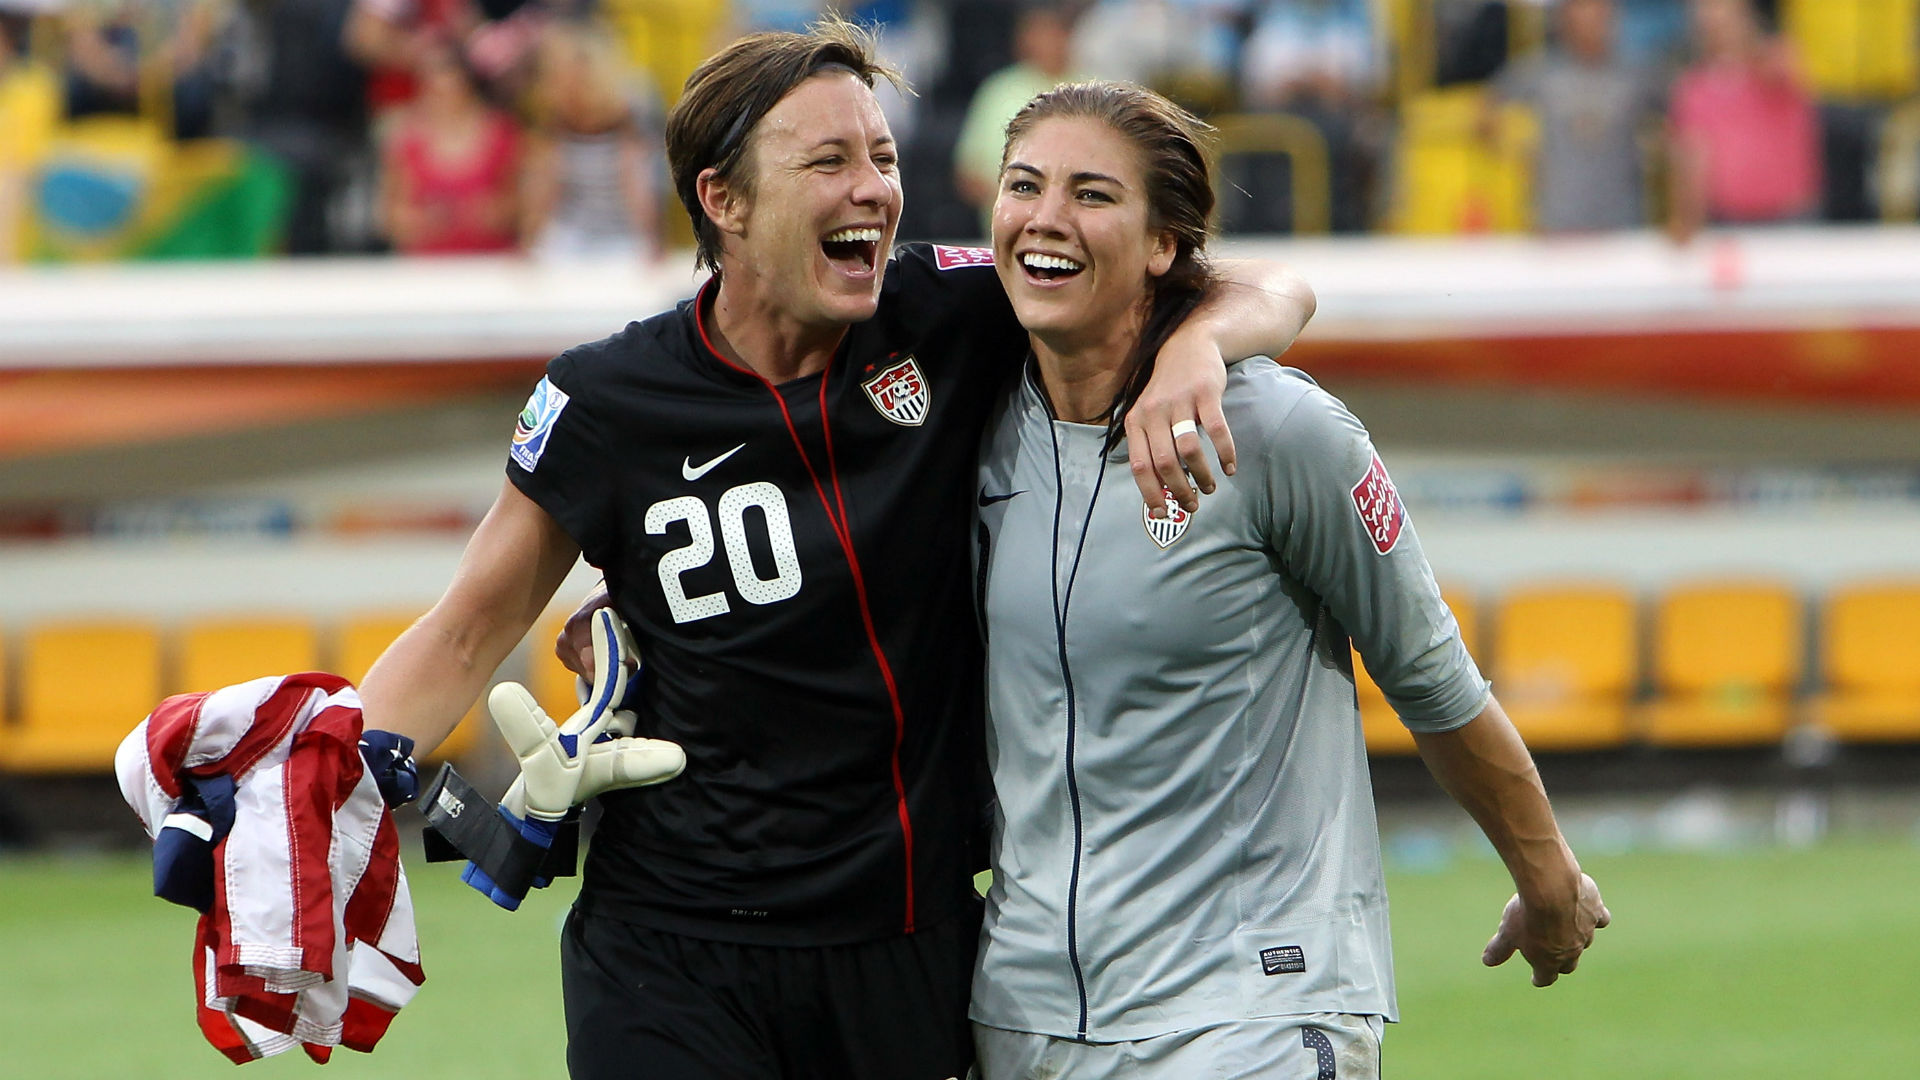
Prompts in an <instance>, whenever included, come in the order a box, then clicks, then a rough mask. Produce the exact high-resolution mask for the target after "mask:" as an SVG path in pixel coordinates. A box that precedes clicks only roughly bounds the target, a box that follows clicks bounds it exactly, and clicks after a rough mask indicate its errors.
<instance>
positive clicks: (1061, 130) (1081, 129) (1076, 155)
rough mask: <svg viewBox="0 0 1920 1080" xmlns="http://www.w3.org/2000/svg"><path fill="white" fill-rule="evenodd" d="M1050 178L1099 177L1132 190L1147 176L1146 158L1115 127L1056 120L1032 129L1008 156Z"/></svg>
mask: <svg viewBox="0 0 1920 1080" xmlns="http://www.w3.org/2000/svg"><path fill="white" fill-rule="evenodd" d="M1007 161H1008V163H1009V164H1012V163H1014V162H1019V163H1020V164H1023V165H1026V166H1028V167H1030V168H1033V169H1036V170H1038V171H1040V172H1042V173H1046V174H1059V175H1061V176H1066V175H1070V174H1073V173H1083V172H1086V173H1099V174H1101V175H1103V176H1110V177H1113V178H1114V179H1116V180H1119V181H1120V182H1122V183H1124V184H1126V185H1127V186H1129V187H1133V186H1137V185H1138V184H1139V183H1140V182H1141V179H1140V178H1141V176H1142V175H1143V173H1144V172H1145V162H1144V160H1143V157H1142V154H1141V152H1140V150H1139V149H1138V148H1136V147H1135V146H1134V145H1133V144H1132V143H1131V142H1129V141H1127V137H1126V136H1124V135H1122V134H1120V133H1119V132H1118V131H1115V130H1114V129H1113V126H1112V125H1111V124H1108V123H1107V122H1106V121H1104V120H1098V119H1095V118H1093V117H1087V116H1055V117H1048V118H1047V119H1045V120H1042V121H1040V122H1039V123H1037V124H1035V125H1033V126H1032V127H1031V128H1028V129H1027V131H1026V133H1025V134H1023V135H1021V136H1020V139H1019V141H1018V142H1015V143H1014V144H1013V146H1012V147H1011V148H1010V150H1009V153H1008V154H1007Z"/></svg>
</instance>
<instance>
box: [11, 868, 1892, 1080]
mask: <svg viewBox="0 0 1920 1080" xmlns="http://www.w3.org/2000/svg"><path fill="white" fill-rule="evenodd" d="M1588 868H1589V869H1590V870H1591V871H1592V872H1593V873H1594V875H1595V877H1596V878H1598V879H1599V881H1600V882H1601V885H1602V887H1603V888H1604V890H1605V892H1606V896H1607V900H1608V902H1609V904H1610V905H1611V907H1612V908H1613V911H1614V916H1615V925H1614V926H1613V927H1612V928H1611V929H1608V930H1606V931H1603V932H1602V934H1601V937H1600V941H1599V943H1598V945H1597V947H1596V949H1595V951H1594V952H1593V953H1591V954H1590V955H1589V956H1588V958H1587V960H1586V962H1585V963H1584V964H1583V965H1582V966H1581V969H1580V971H1579V973H1578V974H1576V975H1574V976H1572V977H1570V978H1568V979H1566V980H1563V981H1562V982H1561V984H1560V985H1558V986H1556V987H1553V988H1552V989H1548V990H1536V989H1533V988H1532V987H1530V986H1529V985H1528V984H1527V978H1526V974H1525V971H1524V968H1522V967H1521V966H1520V963H1519V961H1518V960H1517V959H1516V960H1515V961H1512V962H1511V963H1509V965H1508V966H1507V967H1504V968H1499V969H1493V970H1489V969H1487V968H1483V967H1482V966H1481V965H1480V963H1479V950H1480V946H1481V945H1482V944H1483V943H1484V941H1485V939H1486V936H1487V934H1488V933H1489V932H1490V931H1491V930H1492V927H1493V922H1494V919H1495V917H1496V915H1497V914H1498V912H1499V908H1500V905H1501V904H1502V903H1503V902H1504V901H1505V898H1506V896H1507V891H1508V890H1507V887H1506V884H1505V878H1504V874H1503V872H1502V871H1501V870H1500V868H1499V866H1498V864H1496V863H1493V862H1491V861H1488V860H1480V859H1471V858H1469V859H1465V860H1459V861H1456V862H1454V863H1452V864H1451V865H1449V866H1448V867H1447V868H1445V869H1442V870H1439V871H1436V872H1432V873H1420V874H1410V873H1396V874H1393V875H1391V877H1390V882H1389V884H1390V889H1391V891H1392V896H1393V917H1394V943H1395V948H1396V958H1397V963H1398V970H1399V977H1400V1004H1401V1011H1402V1014H1403V1016H1404V1017H1405V1022H1404V1023H1402V1024H1400V1025H1398V1026H1396V1027H1392V1028H1389V1029H1388V1033H1387V1044H1386V1075H1387V1076H1389V1077H1393V1078H1397V1080H1446V1078H1455V1077H1457V1078H1460V1080H1469V1078H1471V1080H1498V1078H1508V1077H1511V1078H1515V1080H1518V1078H1527V1080H1541V1078H1549V1077H1550V1078H1555V1080H1581V1078H1603V1077H1604V1078H1609V1080H1613V1078H1632V1080H1681V1078H1688V1080H1692V1078H1703V1080H1704V1078H1713V1080H1719V1078H1726V1077H1739V1078H1743V1080H1758V1078H1773V1077H1777V1078H1780V1080H1789V1078H1791V1080H1829V1078H1832V1080H1840V1078H1845V1080H1866V1078H1875V1080H1878V1078H1886V1080H1907V1078H1912V1077H1916V1076H1920V1023H1916V1022H1915V1014H1916V1012H1920V846H1916V845H1915V844H1914V843H1912V842H1909V841H1906V840H1904V839H1899V838H1893V839H1877V840H1861V841H1851V842H1846V841H1842V842H1835V843H1830V844H1828V845H1826V846H1824V847H1820V848H1816V849H1811V850H1801V851H1783V850H1767V851H1753V852H1745V853H1741V854H1730V855H1699V854H1639V855H1630V856H1615V857H1608V858H1595V859H1590V860H1589V861H1588ZM411 880H412V884H413V889H414V896H415V901H416V905H417V907H418V908H419V911H420V936H421V942H422V948H423V950H424V952H425V960H426V966H427V971H428V982H427V985H426V987H425V988H424V989H423V990H422V991H421V993H420V996H419V997H418V998H416V999H415V1001H414V1004H413V1005H411V1006H409V1007H408V1008H407V1010H406V1011H405V1012H403V1013H401V1015H400V1017H399V1019H398V1020H396V1021H395V1024H394V1027H393V1030H392V1031H391V1032H390V1033H389V1034H388V1037H387V1039H386V1041H385V1042H384V1043H383V1044H382V1045H381V1047H380V1049H379V1050H378V1051H377V1052H376V1053H375V1054H373V1055H371V1056H362V1055H359V1054H354V1053H351V1052H347V1051H341V1052H340V1053H338V1054H337V1055H336V1056H335V1058H334V1061H333V1064H331V1065H329V1066H327V1072H326V1073H324V1074H321V1075H326V1076H331V1077H335V1078H347V1077H359V1076H379V1077H394V1078H405V1080H432V1078H441V1077H444V1078H447V1080H489V1078H495V1077H498V1078H502V1080H507V1078H512V1080H534V1078H541V1077H559V1076H562V1075H564V1071H565V1070H564V1065H563V1061H562V1057H561V1045H562V1038H561V1020H560V1004H559V980H558V975H557V971H556V958H555V957H556V947H555V939H556V936H557V933H558V928H559V920H560V918H561V915H562V913H563V910H564V908H565V905H566V902H567V899H568V896H567V894H566V893H557V894H556V893H555V892H553V891H552V890H549V891H548V892H547V893H542V894H537V895H536V897H534V898H533V899H532V900H530V901H529V903H528V904H527V905H526V906H525V907H524V908H523V909H522V910H521V911H520V912H518V913H517V914H513V915H509V914H507V913H505V912H501V911H498V910H496V909H494V908H493V907H491V906H490V905H488V904H486V903H485V902H484V901H482V900H480V898H479V897H478V896H476V895H474V894H473V893H471V892H469V891H468V890H467V889H466V888H465V887H464V886H461V885H460V884H459V883H458V881H457V880H456V875H455V874H454V873H452V872H451V871H450V870H449V868H447V867H444V866H432V867H429V866H426V865H425V864H421V865H419V866H418V867H416V868H415V871H414V874H413V876H412V878H411ZM569 884H570V883H569ZM569 891H570V889H569ZM147 892H148V881H147V866H146V863H145V862H144V860H142V859H140V858H138V857H134V856H112V857H96V858H84V859H78V858H64V859H63V858H58V857H50V856H31V857H0V1001H4V1006H5V1007H4V1008H0V1077H4V1078H6V1080H14V1078H19V1080H65V1078H74V1080H101V1078H114V1080H167V1078H173V1077H201V1076H207V1075H217V1074H220V1073H222V1072H223V1071H225V1070H228V1069H230V1068H231V1066H229V1065H228V1064H227V1063H226V1061H225V1059H224V1058H222V1057H220V1056H219V1055H218V1054H216V1053H215V1052H214V1051H213V1050H212V1049H211V1048H210V1047H208V1046H207V1045H206V1044H205V1043H203V1042H202V1041H201V1039H200V1035H199V1032H198V1030H197V1029H196V1028H195V1026H194V1023H193V1014H192V995H193V990H192V982H191V977H190V975H189V971H188V966H187V965H188V960H189V956H188V953H189V951H190V950H189V946H190V942H191V938H192V932H193V915H192V913H191V912H188V911H186V910H184V909H182V908H177V907H173V906H171V905H169V904H165V903H162V902H161V901H159V900H155V899H153V898H152V897H151V896H149V895H147ZM314 1068H315V1066H313V1065H311V1064H310V1063H309V1062H307V1060H306V1059H305V1057H304V1056H302V1055H300V1054H298V1053H294V1054H289V1055H284V1056H282V1057H280V1058H275V1059H272V1060H268V1061H265V1062H259V1063H255V1064H251V1065H249V1066H247V1072H246V1074H245V1075H247V1076H252V1077H256V1078H262V1077H273V1076H288V1075H291V1074H293V1073H295V1072H306V1073H307V1074H308V1075H313V1074H312V1073H311V1070H312V1069H314ZM643 1076H644V1074H642V1073H638V1072H636V1077H643Z"/></svg>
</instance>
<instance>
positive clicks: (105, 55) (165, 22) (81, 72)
mask: <svg viewBox="0 0 1920 1080" xmlns="http://www.w3.org/2000/svg"><path fill="white" fill-rule="evenodd" d="M229 13H230V11H229V6H228V4H227V3H226V2H225V0H90V2H80V3H74V4H71V5H70V6H68V7H67V9H66V10H65V12H64V15H63V17H64V19H65V21H66V27H67V115H68V116H70V117H81V116H89V115H92V114H95V113H139V112H141V111H142V105H143V104H144V103H143V102H142V100H141V90H142V81H143V77H145V72H146V69H147V68H148V67H149V66H150V65H151V66H154V68H155V70H156V71H157V72H158V74H159V76H160V77H162V78H168V79H169V80H170V82H171V84H172V95H171V101H170V102H169V105H170V107H171V109H172V122H173V134H174V135H175V136H176V137H178V138H182V139H197V138H202V137H205V136H207V135H211V134H212V133H213V110H214V97H215V92H216V90H217V87H218V77H217V72H216V68H215V64H214V55H213V53H214V50H213V46H214V43H215V41H216V39H217V38H218V37H219V35H220V32H221V30H222V28H223V25H224V23H225V20H226V18H227V16H228V15H229ZM156 119H164V118H156Z"/></svg>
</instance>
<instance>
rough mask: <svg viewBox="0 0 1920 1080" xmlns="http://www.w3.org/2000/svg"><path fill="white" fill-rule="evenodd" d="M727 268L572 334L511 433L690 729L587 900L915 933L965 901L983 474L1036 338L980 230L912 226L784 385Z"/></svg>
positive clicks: (777, 939) (627, 822) (628, 909)
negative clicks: (1023, 324) (583, 340)
mask: <svg viewBox="0 0 1920 1080" xmlns="http://www.w3.org/2000/svg"><path fill="white" fill-rule="evenodd" d="M713 289H714V285H713V283H712V282H709V283H708V285H707V287H705V288H703V289H702V290H701V292H700V295H699V296H697V297H696V298H695V299H693V300H689V301H686V302H684V303H682V304H681V305H680V306H679V307H677V308H676V309H675V310H673V311H670V312H666V313H663V314H661V315H658V316H655V317H653V318H651V319H648V320H646V321H645V322H639V323H633V324H630V325H629V326H628V327H627V328H626V329H625V330H623V331H621V332H620V333H618V334H615V335H614V336H612V337H610V338H607V339H605V340H603V341H598V342H594V343H592V344H588V345H582V346H579V347H577V348H574V349H570V350H568V351H567V352H565V353H563V354H561V355H560V356H559V357H557V358H555V359H554V360H553V361H552V362H551V363H550V364H549V365H548V367H547V378H546V379H544V380H542V383H541V385H540V386H539V387H538V388H537V389H536V390H535V393H534V397H533V400H532V401H530V402H529V403H528V407H527V411H526V412H524V413H522V414H521V417H520V424H519V427H518V429H517V430H516V431H515V434H514V444H513V451H512V455H511V458H512V460H511V461H510V463H509V465H508V467H507V472H508V475H509V476H510V477H511V478H512V480H513V482H514V483H515V484H516V485H517V486H518V487H519V488H520V490H521V491H523V492H525V493H526V494H527V496H528V497H529V498H531V499H533V500H534V501H535V502H536V503H538V504H539V505H540V506H542V507H543V508H545V509H546V511H547V512H548V513H550V514H552V515H553V517H554V519H555V520H557V521H558V522H559V523H560V525H561V526H562V527H563V528H565V529H566V531H567V532H568V533H569V534H570V535H571V536H572V537H573V538H574V539H575V540H576V541H577V542H579V544H580V547H581V549H582V551H583V553H584V554H585V556H586V559H587V561H588V562H590V563H592V564H593V565H594V566H596V567H599V568H600V569H601V570H602V571H604V572H605V574H606V577H607V585H608V588H609V590H610V591H611V593H612V596H613V601H614V606H615V607H616V609H617V610H618V611H619V612H620V614H621V616H622V617H624V618H625V619H626V620H627V622H628V624H629V625H630V626H631V627H632V629H633V632H634V636H635V639H636V641H637V642H638V644H639V647H640V652H641V656H642V658H643V661H644V665H645V666H644V669H643V674H642V689H643V691H644V693H643V695H642V701H643V705H642V707H641V710H640V723H639V731H640V734H642V735H647V736H652V737H656V738H663V739H672V740H674V741H675V742H678V743H680V744H681V745H682V746H684V747H685V748H686V752H687V769H686V772H685V773H684V774H682V775H681V776H680V777H678V778H676V779H674V780H672V781H669V782H668V783H665V784H662V785H659V786H658V787H653V788H646V789H641V790H635V791H625V792H616V793H612V794H609V795H607V796H605V797H604V798H603V799H602V803H603V805H604V808H605V816H604V818H603V819H602V821H601V824H600V827H599V829H598V830H597V831H596V833H595V835H594V839H593V844H592V847H591V850H590V852H589V854H588V857H587V861H586V868H585V880H584V883H583V887H582V891H581V901H580V902H581V904H582V905H583V906H584V907H586V908H587V909H588V910H591V911H595V912H600V913H604V914H607V915H611V916H614V917H617V918H622V919H626V920H628V921H631V922H636V923H640V924H642V925H648V926H653V927H656V928H659V929H664V930H670V931H676V932H680V933H685V934H691V935H696V936H704V937H710V938H717V939H722V940H732V941H741V942H749V943H764V944H832V943H840V942H850V941H857V940H863V939H867V938H874V937H879V936H883V935H887V934H893V933H900V932H911V931H912V929H913V928H914V927H915V926H917V925H930V924H932V923H933V922H935V921H937V920H939V919H941V918H944V917H946V916H948V915H951V914H954V913H956V912H958V911H960V910H961V908H962V904H963V903H965V902H966V901H967V898H968V897H969V896H970V890H971V883H970V877H969V875H970V872H971V870H972V869H973V867H971V866H970V865H969V864H968V861H967V859H966V857H965V856H966V852H965V845H966V840H967V836H968V834H969V831H970V830H971V828H972V827H973V825H974V823H975V822H976V820H977V807H978V805H979V800H980V798H982V797H983V793H982V792H980V791H979V790H978V783H977V766H976V762H977V755H978V754H979V752H980V749H979V748H980V737H981V736H980V724H981V719H980V716H981V704H980V695H981V659H980V654H979V644H978V641H977V636H976V634H975V632H974V629H973V627H974V617H973V607H972V599H971V597H972V593H971V590H970V587H969V577H968V575H969V560H968V528H969V522H970V515H971V510H972V507H971V500H972V498H973V492H972V488H971V481H972V477H973V472H974V462H975V454H976V451H977V448H978V445H979V440H980V433H981V429H982V427H983V426H984V424H985V421H986V417H987V415H988V413H989V411H990V409H991V406H992V403H993V400H994V399H995V397H996V394H997V391H998V389H999V388H1000V387H1001V386H1002V385H1004V383H1005V381H1006V379H1007V377H1008V376H1009V375H1010V374H1011V372H1012V371H1013V370H1014V368H1015V367H1016V366H1017V364H1018V362H1019V361H1020V359H1021V358H1022V357H1023V356H1024V355H1025V352H1026V335H1025V332H1024V331H1022V330H1021V328H1020V326H1019V324H1018V323H1017V322H1015V320H1014V318H1013V314H1012V311H1011V309H1010V308H1009V306H1008V304H1007V301H1006V298H1005V295H1004V294H1003V293H1002V291H1001V289H1000V285H999V282H998V280H997V279H996V277H995V275H994V272H993V269H992V266H991V264H990V259H989V257H988V256H987V253H986V252H984V251H980V250H978V249H962V248H944V247H931V246H927V245H908V246H905V247H903V248H901V249H900V250H899V251H898V252H897V253H896V254H895V256H894V258H893V260H892V264H891V265H890V266H889V267H888V268H887V274H886V280H885V283H884V285H883V288H882V292H881V298H880V306H879V312H878V314H877V315H876V316H875V317H874V318H873V319H871V320H869V321H867V322H864V323H861V324H858V325H856V326H854V327H852V328H851V330H850V331H849V333H848V335H847V338H846V340H845V342H844V343H843V344H842V346H841V348H840V350H839V352H838V353H837V354H836V355H835V356H834V358H833V361H832V363H831V364H830V365H829V367H828V368H827V370H826V371H825V372H824V373H822V374H819V375H814V376H808V377H806V378H800V379H795V380H792V381H790V382H786V383H782V384H779V385H777V386H776V385H774V384H772V383H770V382H768V381H767V380H765V379H763V378H761V377H760V376H759V375H757V374H755V373H753V372H751V371H749V370H747V369H745V368H743V367H739V366H737V365H734V364H732V363H730V362H728V361H727V360H725V359H724V358H722V357H721V356H720V355H719V353H717V352H716V351H715V350H714V349H713V348H712V346H711V344H710V342H709V340H708V337H707V329H706V325H705V323H706V321H707V320H709V319H710V318H711V315H710V311H709V310H708V306H709V305H710V301H711V294H712V292H713ZM703 312H704V314H703Z"/></svg>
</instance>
